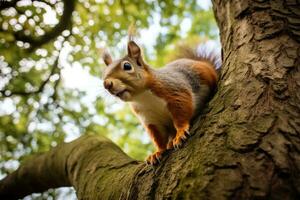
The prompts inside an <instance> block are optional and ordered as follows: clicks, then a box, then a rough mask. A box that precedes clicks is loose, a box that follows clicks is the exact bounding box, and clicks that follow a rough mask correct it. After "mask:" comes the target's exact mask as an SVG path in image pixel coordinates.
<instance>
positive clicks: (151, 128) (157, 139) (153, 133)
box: [145, 124, 168, 151]
mask: <svg viewBox="0 0 300 200" xmlns="http://www.w3.org/2000/svg"><path fill="white" fill-rule="evenodd" d="M145 127H146V129H147V132H148V133H149V134H150V137H151V138H152V140H153V141H154V143H155V144H156V146H157V148H158V150H159V151H162V150H165V149H166V148H167V143H168V138H166V137H164V136H163V135H162V134H161V133H160V131H159V130H158V128H157V127H156V126H155V125H154V124H148V125H146V126H145Z"/></svg>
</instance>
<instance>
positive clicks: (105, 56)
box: [102, 50, 112, 66]
mask: <svg viewBox="0 0 300 200" xmlns="http://www.w3.org/2000/svg"><path fill="white" fill-rule="evenodd" d="M102 59H103V61H104V63H105V64H106V65H107V66H108V65H110V64H111V63H112V58H111V56H110V54H109V53H108V52H107V51H106V50H105V51H104V52H103V53H102Z"/></svg>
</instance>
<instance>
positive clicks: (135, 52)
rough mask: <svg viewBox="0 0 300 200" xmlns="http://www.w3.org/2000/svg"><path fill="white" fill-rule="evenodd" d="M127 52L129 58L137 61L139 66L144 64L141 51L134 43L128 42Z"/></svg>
mask: <svg viewBox="0 0 300 200" xmlns="http://www.w3.org/2000/svg"><path fill="white" fill-rule="evenodd" d="M127 51H128V56H129V57H131V58H133V59H135V60H136V61H137V64H138V65H142V64H143V59H142V55H141V54H142V53H141V49H140V47H139V46H138V45H137V44H136V43H135V42H134V41H129V42H128V45H127Z"/></svg>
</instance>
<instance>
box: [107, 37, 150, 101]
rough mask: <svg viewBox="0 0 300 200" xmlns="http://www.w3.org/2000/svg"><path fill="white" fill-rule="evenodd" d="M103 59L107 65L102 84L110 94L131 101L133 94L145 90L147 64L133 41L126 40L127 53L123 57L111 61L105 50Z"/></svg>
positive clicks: (147, 73)
mask: <svg viewBox="0 0 300 200" xmlns="http://www.w3.org/2000/svg"><path fill="white" fill-rule="evenodd" d="M103 61H104V63H105V64H106V66H107V67H106V68H105V70H104V71H103V84H104V87H105V89H107V90H108V91H109V92H110V93H111V94H112V95H114V96H117V97H119V98H120V99H122V100H124V101H131V100H132V99H133V98H134V96H135V95H137V94H139V93H141V92H143V91H145V89H146V87H147V86H146V85H147V76H148V75H149V66H148V65H147V64H146V63H145V62H144V60H143V58H142V52H141V49H140V47H139V46H138V45H137V44H136V43H135V42H133V41H129V42H128V45H127V55H126V56H124V57H123V58H121V59H118V60H115V61H113V60H112V57H111V56H110V55H109V54H108V53H107V52H105V53H104V54H103Z"/></svg>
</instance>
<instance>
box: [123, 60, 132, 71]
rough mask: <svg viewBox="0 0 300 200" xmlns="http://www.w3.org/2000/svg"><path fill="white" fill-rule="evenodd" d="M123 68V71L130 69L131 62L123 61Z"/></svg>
mask: <svg viewBox="0 0 300 200" xmlns="http://www.w3.org/2000/svg"><path fill="white" fill-rule="evenodd" d="M123 69H124V70H125V71H130V70H132V66H131V64H130V63H129V62H125V63H124V64H123Z"/></svg>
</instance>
